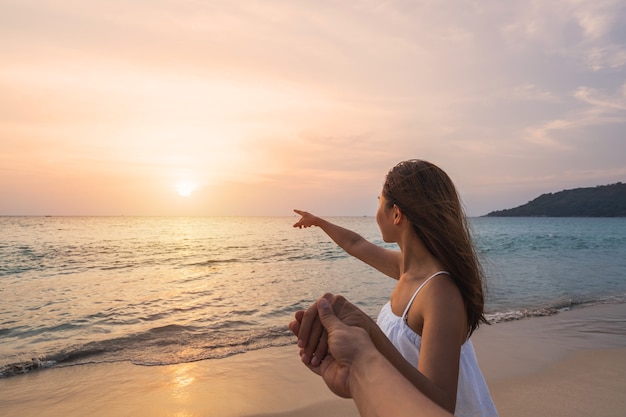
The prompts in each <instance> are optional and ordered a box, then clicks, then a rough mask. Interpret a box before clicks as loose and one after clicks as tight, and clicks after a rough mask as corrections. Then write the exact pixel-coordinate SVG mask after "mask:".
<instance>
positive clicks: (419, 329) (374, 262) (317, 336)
mask: <svg viewBox="0 0 626 417" xmlns="http://www.w3.org/2000/svg"><path fill="white" fill-rule="evenodd" d="M295 212H296V213H298V214H300V215H301V216H302V218H301V219H300V220H299V221H298V222H297V223H296V224H294V227H298V228H303V227H311V226H317V227H320V228H321V229H322V230H323V231H324V232H325V233H326V234H328V236H329V237H330V238H331V239H333V240H334V241H335V242H336V243H337V244H338V245H339V246H340V247H341V248H343V249H344V250H345V251H346V252H347V253H349V254H351V255H353V256H355V257H356V258H358V259H360V260H362V261H364V262H366V263H367V264H369V265H370V266H372V267H374V268H376V269H378V270H379V271H381V272H382V273H384V274H386V275H388V276H389V277H391V278H394V279H396V280H397V281H398V282H397V284H396V287H395V288H394V290H393V292H392V293H391V297H390V301H389V302H388V303H387V304H385V306H383V308H382V309H381V311H380V314H379V316H378V319H377V324H378V326H375V325H372V324H371V323H370V320H371V319H368V318H367V317H366V315H365V314H364V313H362V312H361V311H360V310H358V309H357V308H356V307H354V306H353V305H351V304H350V303H348V302H347V301H346V300H345V299H343V298H342V297H335V296H330V295H328V298H329V299H330V301H331V303H332V304H333V307H334V310H335V312H337V315H338V317H340V318H341V319H342V320H343V321H344V322H346V323H348V324H352V325H358V326H360V327H363V328H365V329H366V330H367V331H368V333H369V334H370V337H371V338H372V341H373V342H374V344H375V345H376V347H377V348H378V349H379V351H380V352H381V353H382V354H383V355H384V356H386V357H387V358H388V359H389V360H390V361H391V362H392V363H393V364H394V366H396V368H398V370H399V371H400V372H401V373H402V374H403V375H404V376H405V377H407V378H409V380H411V382H412V383H413V384H414V385H415V386H416V387H417V388H418V389H420V390H421V391H422V392H424V394H426V395H427V396H428V397H430V398H431V399H432V400H433V401H434V402H436V403H437V404H439V405H440V406H441V407H443V408H444V409H446V410H448V411H450V412H456V415H458V416H470V415H471V416H496V415H497V412H496V409H495V406H494V405H493V402H492V400H491V397H490V395H489V390H488V388H487V385H486V383H485V381H484V378H483V376H482V373H481V372H480V369H479V367H478V363H477V360H476V355H475V353H474V348H473V345H472V343H471V341H470V339H469V338H470V336H471V335H472V333H473V332H474V331H475V330H476V329H477V328H478V326H479V325H480V324H481V323H484V322H486V320H485V317H484V314H483V309H484V296H483V282H482V270H481V267H480V264H479V262H478V259H477V255H476V252H475V249H474V246H473V243H472V240H471V237H470V232H469V227H468V224H467V219H466V216H465V214H464V212H463V208H462V206H461V202H460V199H459V197H458V194H457V191H456V188H455V187H454V184H453V183H452V181H451V180H450V178H449V177H448V175H447V174H446V173H445V172H443V171H442V170H441V169H440V168H438V167H437V166H435V165H433V164H432V163H429V162H426V161H421V160H409V161H404V162H400V163H399V164H398V165H396V166H395V167H394V168H392V169H391V170H390V171H389V173H388V174H387V177H386V179H385V183H384V185H383V189H382V192H381V195H380V197H379V207H378V211H377V213H376V222H377V223H378V226H379V228H380V231H381V233H382V237H383V240H384V241H385V242H394V243H397V244H398V247H399V249H400V250H399V251H394V250H388V249H385V248H382V247H379V246H377V245H375V244H373V243H371V242H368V241H367V240H365V239H364V238H363V237H362V236H360V235H358V234H357V233H355V232H353V231H350V230H348V229H345V228H342V227H340V226H338V225H335V224H333V223H330V222H328V221H326V220H324V219H321V218H319V217H316V216H314V215H312V214H310V213H307V212H305V211H300V210H295ZM290 327H291V328H292V331H294V333H296V334H297V335H298V339H299V341H298V344H299V346H300V347H301V348H302V359H303V361H304V362H305V363H308V364H310V365H311V366H314V367H315V366H318V365H319V363H320V362H321V359H323V357H324V355H325V354H326V346H327V345H326V340H325V334H324V333H323V329H322V327H321V325H320V323H319V319H318V318H317V309H316V307H315V305H314V306H312V307H311V308H309V310H307V312H306V313H305V312H298V313H296V322H294V323H292V325H291V326H290ZM400 355H401V356H400Z"/></svg>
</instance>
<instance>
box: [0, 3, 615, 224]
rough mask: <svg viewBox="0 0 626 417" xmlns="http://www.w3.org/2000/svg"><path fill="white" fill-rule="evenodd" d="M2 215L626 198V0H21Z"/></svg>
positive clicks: (6, 110) (4, 23) (4, 115)
mask: <svg viewBox="0 0 626 417" xmlns="http://www.w3.org/2000/svg"><path fill="white" fill-rule="evenodd" d="M0 59H1V62H2V65H0V215H129V216H143V215H146V216H170V215H181V216H187V215H193V216H249V215H252V216H266V215H269V216H291V215H293V213H292V209H293V208H299V209H304V210H308V211H311V212H313V213H315V214H319V215H327V216H335V215H336V216H344V215H349V216H352V215H354V216H364V215H373V214H374V213H375V210H376V207H377V204H378V203H377V197H378V195H379V193H380V190H381V187H382V184H383V181H384V177H385V175H386V173H387V172H388V170H389V169H390V168H392V167H393V166H394V165H395V164H396V163H397V162H399V161H402V160H406V159H413V158H418V159H425V160H428V161H430V162H433V163H435V164H436V165H438V166H439V167H441V168H442V169H444V170H445V171H446V172H447V173H448V174H449V175H450V177H451V178H452V179H453V181H454V182H455V184H456V186H457V188H458V190H459V193H460V195H461V198H462V200H463V202H464V205H465V207H466V211H467V214H468V215H470V216H480V215H484V214H486V213H488V212H490V211H493V210H500V209H505V208H511V207H515V206H518V205H521V204H525V203H526V202H528V201H530V200H532V199H534V198H535V197H537V196H539V195H541V194H543V193H548V192H557V191H561V190H564V189H572V188H578V187H591V186H596V185H605V184H612V183H616V182H618V181H622V182H624V181H626V3H624V1H623V0H592V1H585V0H553V1H543V0H537V1H533V0H525V1H519V0H507V1H501V0H480V1H478V0H476V1H464V0H436V1H435V0H427V1H417V0H413V1H408V0H398V1H374V0H363V1H359V0H355V1H331V0H264V1H245V0H242V1H239V0H238V1H232V0H211V1H201V0H92V1H82V0H80V1H79V0H55V1H52V0H0Z"/></svg>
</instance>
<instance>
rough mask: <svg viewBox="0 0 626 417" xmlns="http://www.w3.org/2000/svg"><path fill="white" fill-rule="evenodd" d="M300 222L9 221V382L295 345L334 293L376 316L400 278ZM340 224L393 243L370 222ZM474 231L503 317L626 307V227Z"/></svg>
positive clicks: (5, 319) (486, 226)
mask: <svg viewBox="0 0 626 417" xmlns="http://www.w3.org/2000/svg"><path fill="white" fill-rule="evenodd" d="M296 220H297V218H295V217H267V218H265V217H252V218H141V217H0V297H1V299H2V303H1V304H0V340H1V343H0V376H9V375H12V374H15V373H20V372H26V371H28V370H31V369H33V368H38V367H50V366H68V365H77V364H81V363H94V362H106V361H131V362H133V363H136V364H141V365H160V364H169V363H180V362H186V361H195V360H203V359H210V358H219V357H225V356H229V355H233V354H237V353H241V352H245V351H248V350H253V349H262V348H265V347H269V346H279V345H285V344H289V343H293V337H292V336H291V334H290V333H289V331H288V330H287V328H286V325H287V323H288V322H289V321H290V320H291V317H292V315H293V313H294V312H295V311H296V310H298V309H301V308H305V307H307V306H308V305H310V303H311V302H313V301H314V300H315V299H317V298H318V297H319V296H320V295H321V294H322V293H324V292H326V291H329V292H333V293H340V294H343V295H345V296H346V297H347V298H348V299H350V300H351V301H353V302H354V303H355V304H357V305H358V306H360V307H361V308H363V309H364V310H365V311H366V312H368V314H370V315H372V316H375V315H376V314H377V312H378V309H379V308H380V307H381V306H382V305H383V304H384V303H385V302H386V301H387V299H388V296H389V294H390V292H391V290H392V289H393V286H394V283H395V282H394V281H393V280H391V279H388V278H386V277H384V276H382V275H381V274H380V273H378V272H376V271H373V270H372V269H370V268H369V267H367V266H366V265H364V264H363V263H361V262H359V261H357V260H355V259H353V258H351V257H349V256H347V255H346V254H345V253H344V252H343V251H342V250H341V249H339V248H338V247H337V246H336V245H335V244H334V243H332V242H331V241H330V239H329V238H328V237H327V236H326V235H325V234H324V233H323V232H321V231H320V230H319V229H305V230H300V229H294V228H292V224H293V223H294V222H295V221H296ZM332 220H333V221H334V222H336V223H338V224H341V225H343V226H345V227H348V228H351V229H353V230H355V231H357V232H359V233H361V234H362V235H363V236H365V237H366V238H368V239H370V240H372V241H374V242H376V243H379V244H383V242H382V241H381V240H380V234H379V232H378V228H377V226H376V222H375V220H374V218H373V217H346V218H334V219H332ZM472 225H473V229H474V237H475V241H476V245H477V248H478V250H479V253H480V256H481V260H482V262H483V264H484V266H485V268H486V271H487V284H488V299H487V311H488V317H489V318H490V319H491V320H492V321H502V320H511V319H519V318H525V317H532V316H535V315H545V314H553V313H555V312H557V311H559V310H561V309H566V308H578V307H583V306H585V305H590V304H597V303H607V302H611V303H616V302H619V303H621V302H624V299H625V295H626V219H591V218H568V219H560V218H474V219H472ZM390 247H393V246H390Z"/></svg>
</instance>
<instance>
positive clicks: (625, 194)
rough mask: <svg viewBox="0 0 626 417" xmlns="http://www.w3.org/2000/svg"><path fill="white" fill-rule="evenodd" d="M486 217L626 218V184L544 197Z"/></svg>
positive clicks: (589, 188)
mask: <svg viewBox="0 0 626 417" xmlns="http://www.w3.org/2000/svg"><path fill="white" fill-rule="evenodd" d="M485 217H626V184H622V183H621V182H618V183H616V184H610V185H598V186H597V187H588V188H575V189H573V190H563V191H559V192H557V193H548V194H542V195H540V196H539V197H537V198H535V199H534V200H532V201H529V202H528V203H526V204H524V205H521V206H518V207H515V208H511V209H506V210H498V211H492V212H491V213H489V214H487V215H486V216H485Z"/></svg>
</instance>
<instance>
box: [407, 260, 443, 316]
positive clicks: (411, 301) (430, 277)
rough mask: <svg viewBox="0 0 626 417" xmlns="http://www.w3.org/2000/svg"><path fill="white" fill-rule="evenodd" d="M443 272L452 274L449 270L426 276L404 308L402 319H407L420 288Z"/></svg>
mask: <svg viewBox="0 0 626 417" xmlns="http://www.w3.org/2000/svg"><path fill="white" fill-rule="evenodd" d="M441 274H446V275H450V273H449V272H448V271H437V272H435V273H434V274H432V275H431V276H429V277H428V278H426V281H424V282H422V284H421V285H420V286H419V287H417V290H415V292H414V293H413V296H412V297H411V299H410V300H409V303H408V304H407V305H406V308H405V309H404V313H402V319H403V320H404V321H406V320H407V313H408V312H409V309H410V308H411V304H413V300H415V297H417V294H418V293H419V292H420V290H421V289H422V288H423V287H424V285H426V284H428V281H430V280H431V279H433V278H435V277H436V276H437V275H441Z"/></svg>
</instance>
